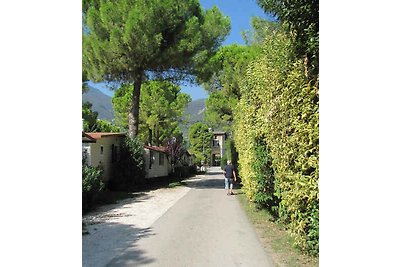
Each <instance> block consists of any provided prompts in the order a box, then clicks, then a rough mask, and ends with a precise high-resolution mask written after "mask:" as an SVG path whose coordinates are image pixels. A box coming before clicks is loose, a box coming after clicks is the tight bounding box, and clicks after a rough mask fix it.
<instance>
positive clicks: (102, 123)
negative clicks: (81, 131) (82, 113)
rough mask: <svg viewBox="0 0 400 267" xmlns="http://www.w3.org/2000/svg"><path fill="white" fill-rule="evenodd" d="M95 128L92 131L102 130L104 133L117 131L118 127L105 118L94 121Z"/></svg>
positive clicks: (118, 130)
mask: <svg viewBox="0 0 400 267" xmlns="http://www.w3.org/2000/svg"><path fill="white" fill-rule="evenodd" d="M96 125H97V127H96V129H95V131H93V132H104V133H119V132H120V128H119V127H117V126H115V125H114V124H112V123H110V122H109V121H106V120H97V121H96Z"/></svg>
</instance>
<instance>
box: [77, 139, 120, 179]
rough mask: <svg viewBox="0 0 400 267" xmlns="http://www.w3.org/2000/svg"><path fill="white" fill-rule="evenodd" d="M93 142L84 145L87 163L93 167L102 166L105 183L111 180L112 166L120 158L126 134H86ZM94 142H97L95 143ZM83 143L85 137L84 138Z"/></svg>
mask: <svg viewBox="0 0 400 267" xmlns="http://www.w3.org/2000/svg"><path fill="white" fill-rule="evenodd" d="M84 134H85V135H86V137H87V138H89V139H90V140H91V141H89V142H85V143H82V148H83V152H84V155H85V158H86V163H87V164H88V165H90V166H93V167H98V166H100V167H101V168H102V169H103V170H104V172H103V175H102V177H101V178H102V180H103V181H105V182H106V181H108V180H110V179H111V174H112V165H113V164H114V163H115V162H117V160H118V159H119V156H120V151H121V145H122V142H123V138H124V137H125V135H126V134H125V133H84ZM93 140H94V141H95V142H93ZM82 142H83V137H82Z"/></svg>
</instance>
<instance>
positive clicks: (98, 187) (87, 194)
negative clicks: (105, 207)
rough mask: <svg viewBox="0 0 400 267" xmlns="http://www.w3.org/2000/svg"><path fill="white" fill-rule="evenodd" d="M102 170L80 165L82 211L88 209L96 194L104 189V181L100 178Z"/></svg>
mask: <svg viewBox="0 0 400 267" xmlns="http://www.w3.org/2000/svg"><path fill="white" fill-rule="evenodd" d="M102 172H103V171H102V170H101V169H99V168H94V167H90V166H87V165H85V164H83V165H82V209H83V211H88V210H90V209H91V208H92V207H93V205H94V204H95V203H94V202H95V197H96V195H97V194H98V193H99V192H100V191H102V190H103V189H104V183H103V182H102V181H101V179H100V176H101V174H102Z"/></svg>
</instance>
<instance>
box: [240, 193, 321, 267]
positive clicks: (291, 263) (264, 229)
mask: <svg viewBox="0 0 400 267" xmlns="http://www.w3.org/2000/svg"><path fill="white" fill-rule="evenodd" d="M237 197H238V199H239V202H240V204H241V206H242V207H243V209H244V211H245V212H246V214H247V217H248V218H249V221H250V222H251V223H252V224H253V226H254V228H255V230H256V232H257V235H258V237H259V238H260V241H261V243H262V245H263V246H264V249H265V250H266V251H267V253H268V255H270V256H271V258H272V261H273V262H274V265H275V266H288V267H295V266H296V267H297V266H301V267H302V266H307V267H314V266H318V257H313V256H310V255H307V254H305V253H303V252H301V251H300V250H298V249H296V248H294V247H293V245H292V244H293V239H292V238H291V237H290V235H289V233H288V232H287V231H286V230H285V226H284V225H282V224H279V223H278V222H274V219H273V217H272V216H271V215H270V214H269V213H268V211H267V210H264V209H257V207H256V205H255V204H254V203H251V202H249V201H248V200H247V198H246V196H245V194H244V193H243V192H241V190H239V194H238V195H237Z"/></svg>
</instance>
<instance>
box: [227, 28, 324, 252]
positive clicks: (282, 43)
mask: <svg viewBox="0 0 400 267" xmlns="http://www.w3.org/2000/svg"><path fill="white" fill-rule="evenodd" d="M292 44H293V39H292V38H291V37H290V36H288V35H287V34H284V33H283V32H281V31H275V32H271V33H270V34H269V35H268V37H267V38H266V39H265V43H264V45H263V54H264V55H263V56H261V57H260V58H259V59H257V60H255V61H254V62H252V63H251V64H250V65H249V67H248V69H247V74H246V76H245V79H244V83H243V86H244V88H243V90H242V92H243V94H242V98H241V99H240V101H239V104H238V106H237V109H236V110H235V112H234V116H235V122H234V125H235V132H234V139H235V145H236V147H237V150H238V152H239V155H240V159H239V173H240V175H241V179H242V184H243V190H244V191H245V193H246V196H247V197H248V198H249V199H250V200H253V201H258V202H261V203H262V202H265V201H270V200H272V199H271V197H274V196H276V197H277V198H278V199H279V200H280V202H279V218H280V220H281V221H282V222H285V223H287V224H288V228H289V230H290V232H291V233H292V235H293V237H294V240H295V244H296V245H298V246H299V247H301V248H302V249H307V250H308V251H309V252H310V253H318V227H319V222H318V211H319V194H318V180H319V175H318V171H319V166H318V159H319V139H318V130H319V116H318V103H319V101H318V99H319V98H318V83H313V82H310V81H309V79H308V77H307V75H306V74H307V72H306V70H305V66H304V64H303V61H302V60H301V59H297V60H296V59H295V56H294V55H295V51H293V49H292V47H293V45H292ZM263 144H265V145H263ZM263 146H265V147H264V148H262V147H263ZM260 155H261V158H262V157H266V158H267V160H266V161H264V160H262V161H261V160H260ZM262 155H264V156H262ZM270 160H271V166H269V161H270ZM272 170H273V172H272ZM272 175H273V176H274V189H275V190H274V194H273V195H271V194H270V193H267V192H270V191H265V192H264V193H265V195H263V191H264V190H265V189H268V190H271V189H272V184H271V183H270V182H272V180H273V178H272V177H273V176H272ZM257 199H258V200H257Z"/></svg>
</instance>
